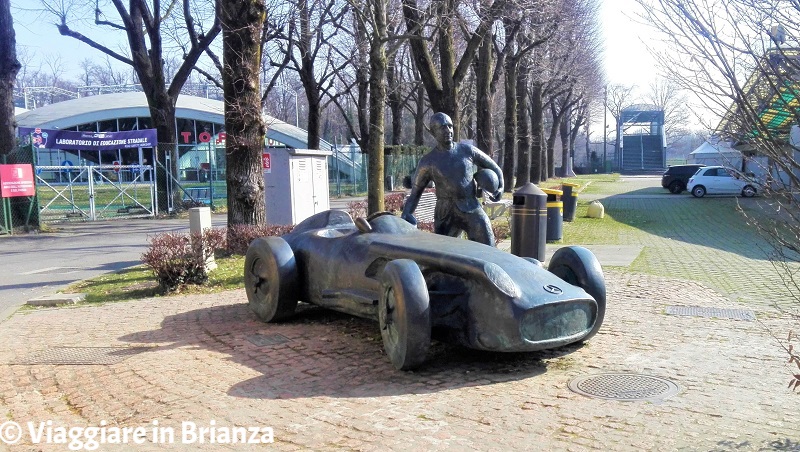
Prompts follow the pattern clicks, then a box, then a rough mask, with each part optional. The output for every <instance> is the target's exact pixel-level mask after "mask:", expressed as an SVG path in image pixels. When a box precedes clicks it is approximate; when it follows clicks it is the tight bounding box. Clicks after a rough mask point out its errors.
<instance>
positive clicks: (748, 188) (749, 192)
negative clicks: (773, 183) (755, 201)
mask: <svg viewBox="0 0 800 452" xmlns="http://www.w3.org/2000/svg"><path fill="white" fill-rule="evenodd" d="M755 195H756V188H755V187H753V186H752V185H745V186H744V188H743V189H742V196H744V197H745V198H752V197H753V196H755Z"/></svg>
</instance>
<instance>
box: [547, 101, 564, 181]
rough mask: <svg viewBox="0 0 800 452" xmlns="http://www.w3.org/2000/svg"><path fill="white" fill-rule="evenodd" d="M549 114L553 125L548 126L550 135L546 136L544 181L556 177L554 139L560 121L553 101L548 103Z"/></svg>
mask: <svg viewBox="0 0 800 452" xmlns="http://www.w3.org/2000/svg"><path fill="white" fill-rule="evenodd" d="M550 113H551V114H552V116H553V123H552V124H551V125H550V134H549V135H547V167H546V169H547V173H546V174H545V175H544V179H545V180H547V179H550V178H551V177H555V176H556V161H555V157H556V137H557V136H558V135H557V134H558V126H559V125H560V123H561V121H560V118H559V116H558V112H557V111H556V106H555V100H552V101H550Z"/></svg>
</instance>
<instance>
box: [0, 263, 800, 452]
mask: <svg viewBox="0 0 800 452" xmlns="http://www.w3.org/2000/svg"><path fill="white" fill-rule="evenodd" d="M708 250H709V252H715V251H714V249H713V248H708ZM606 280H607V285H608V300H609V306H608V311H607V314H606V319H605V322H604V326H603V328H602V329H601V330H600V332H599V333H598V335H597V336H595V337H594V338H593V339H592V340H591V341H589V342H588V343H587V344H585V345H583V346H582V347H581V346H572V347H567V348H564V349H560V350H555V351H549V352H541V353H528V354H491V353H482V352H475V351H471V350H467V349H463V348H460V347H455V346H450V345H446V344H441V343H438V342H437V343H434V345H433V347H432V350H431V353H430V355H429V359H428V361H427V363H426V365H425V366H424V367H423V368H422V369H420V370H418V371H415V372H399V371H395V370H394V369H393V368H392V366H391V364H390V363H389V361H388V359H387V358H386V356H385V355H384V353H383V347H382V342H381V336H380V332H379V330H378V327H377V324H376V323H374V322H370V321H367V320H361V319H356V318H353V317H350V316H346V315H340V314H337V313H333V312H330V311H326V310H322V309H319V308H315V307H310V306H306V305H301V309H300V312H299V313H298V315H297V316H296V317H294V318H293V319H292V320H290V321H288V322H285V323H281V324H263V323H261V322H259V321H258V320H257V319H256V317H255V315H253V314H252V313H251V312H250V311H249V309H248V307H247V305H246V297H245V294H244V292H243V291H242V290H236V291H230V292H225V293H221V294H213V295H202V296H198V295H193V296H176V297H169V298H153V299H143V300H136V301H132V302H125V303H109V304H104V305H95V306H80V307H74V308H60V309H52V308H51V309H40V310H35V311H21V312H18V313H17V314H15V315H14V316H13V317H11V318H10V319H8V320H6V321H5V322H3V323H2V324H0V343H2V344H4V346H3V347H2V348H1V349H0V415H5V419H0V421H1V422H0V434H2V432H4V431H8V430H3V428H4V426H7V425H9V424H7V423H6V424H3V423H4V422H6V419H7V420H8V421H13V422H17V423H19V424H22V425H23V426H25V424H26V423H28V422H33V423H35V425H38V424H39V423H40V422H46V421H48V420H49V421H52V422H51V424H49V426H50V427H53V428H56V427H80V426H93V427H100V426H115V427H128V428H134V427H142V428H144V429H145V431H146V432H147V437H146V439H145V442H144V444H141V445H138V446H136V448H135V450H161V449H169V450H251V449H252V450H263V449H265V448H264V447H263V446H243V445H242V444H209V441H210V439H211V437H212V436H214V437H215V439H216V440H217V441H218V442H225V441H223V440H221V439H220V436H219V434H220V433H219V432H221V431H223V428H225V427H228V428H231V427H234V426H252V427H257V426H265V427H266V426H268V427H272V429H273V433H274V443H273V444H271V445H268V446H270V447H272V448H275V449H280V450H381V451H382V450H403V451H406V450H454V451H456V450H457V451H462V450H569V451H580V450H592V449H602V450H623V451H632V450H636V451H639V450H800V428H798V420H797V416H796V413H797V404H798V400H800V399H798V397H800V395H797V394H795V393H792V392H791V391H790V390H789V389H787V384H788V382H789V375H790V371H791V370H792V369H791V368H790V367H788V365H787V364H786V354H785V352H784V351H783V350H782V349H781V346H780V343H779V341H778V339H776V338H775V337H773V335H774V336H777V337H785V336H786V333H787V331H789V330H790V329H791V328H792V326H793V324H792V319H791V318H790V317H789V316H788V315H787V314H784V313H782V312H779V311H776V310H774V309H772V308H771V307H770V306H769V305H767V304H761V305H757V306H749V305H743V304H742V303H739V302H736V301H733V300H732V299H731V298H730V297H728V296H726V295H725V294H722V293H720V292H719V291H716V290H713V289H712V288H710V287H709V286H708V285H704V284H701V283H698V282H693V281H689V280H687V279H680V278H673V277H663V276H654V275H649V274H637V273H633V272H630V271H628V270H625V269H622V268H614V269H610V270H607V271H606ZM676 307H684V308H691V307H700V308H717V309H734V310H736V311H735V312H737V313H740V314H745V313H746V312H745V311H743V309H752V310H753V313H754V314H755V317H756V318H757V320H756V321H747V320H733V319H727V318H721V317H724V316H722V315H719V314H718V317H717V318H708V317H702V316H699V315H673V314H672V312H674V310H675V309H676ZM668 312H669V313H668ZM692 312H694V313H698V312H700V310H699V309H695V310H694V311H692ZM692 312H690V314H691V313H692ZM719 312H723V311H718V313H719ZM726 312H727V311H726ZM794 322H795V325H796V321H794ZM78 362H82V363H83V364H75V363H78ZM68 363H73V364H68ZM89 363H95V364H94V365H89ZM605 373H625V374H629V377H634V380H635V377H637V376H654V377H659V378H661V379H663V380H666V381H667V382H671V383H674V384H676V385H677V386H678V387H679V392H678V393H677V394H675V395H673V396H670V397H666V398H662V399H659V398H656V399H654V400H650V401H629V402H626V401H620V400H608V399H602V398H595V397H587V396H585V395H581V394H578V393H575V392H573V391H571V390H570V389H569V384H570V382H573V381H575V379H577V378H581V377H587V376H593V375H600V374H605ZM615 384H616V385H617V386H622V389H621V390H620V392H618V394H624V393H625V391H628V390H629V391H633V392H635V391H636V390H637V389H638V388H637V387H636V386H635V385H631V384H630V383H628V381H627V380H617V381H616V383H615ZM601 386H602V385H601ZM600 389H603V388H600ZM605 389H607V390H609V391H610V390H612V389H613V388H611V387H606V388H605ZM601 392H602V391H601ZM183 422H193V423H195V424H196V425H197V426H199V427H209V428H210V427H211V426H213V427H214V428H216V429H217V430H215V431H216V432H217V433H215V434H214V435H212V434H211V433H210V432H208V433H206V436H205V442H204V443H202V444H199V443H198V441H197V438H196V437H193V436H191V435H189V436H187V439H188V440H189V441H192V440H194V441H193V443H192V444H181V440H182V432H183V431H184V430H183V426H182V423H183ZM156 423H157V425H156ZM45 425H46V426H48V425H47V424H45ZM25 428H26V429H27V427H26V426H25ZM157 429H161V430H157ZM169 429H172V431H174V432H175V437H174V441H173V444H164V442H167V440H168V439H169V438H168V437H166V438H162V439H159V438H156V440H155V441H154V440H153V438H152V435H151V433H152V432H153V431H154V430H157V431H159V432H160V431H168V430H169ZM195 433H197V431H195ZM2 447H3V446H2V444H0V449H2ZM132 449H134V448H133V447H132V446H131V445H130V444H129V445H124V446H118V447H109V446H101V448H100V450H132ZM9 450H47V451H50V450H67V446H66V445H64V444H61V445H46V444H44V445H43V444H32V440H31V438H30V435H28V434H24V435H23V437H22V439H21V442H20V443H19V444H17V445H15V446H12V447H9Z"/></svg>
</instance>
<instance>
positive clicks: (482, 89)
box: [475, 35, 494, 156]
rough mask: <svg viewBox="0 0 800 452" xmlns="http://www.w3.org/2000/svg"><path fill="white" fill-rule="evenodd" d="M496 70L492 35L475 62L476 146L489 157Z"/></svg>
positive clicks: (491, 145) (486, 40)
mask: <svg viewBox="0 0 800 452" xmlns="http://www.w3.org/2000/svg"><path fill="white" fill-rule="evenodd" d="M493 68H494V51H493V49H492V39H491V35H487V36H486V37H485V38H484V39H483V44H481V47H480V49H478V59H477V60H476V62H475V109H476V111H477V115H476V116H477V117H476V120H475V122H476V130H475V145H476V146H477V147H478V149H480V150H482V151H483V152H485V153H486V154H488V155H489V156H492V154H494V145H493V141H492V130H494V124H493V121H492V104H493V102H494V96H493V93H491V90H490V85H491V81H492V69H493Z"/></svg>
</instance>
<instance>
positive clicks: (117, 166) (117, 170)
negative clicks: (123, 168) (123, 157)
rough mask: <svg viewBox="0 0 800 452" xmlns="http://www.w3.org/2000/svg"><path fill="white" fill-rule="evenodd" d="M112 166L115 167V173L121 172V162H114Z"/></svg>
mask: <svg viewBox="0 0 800 452" xmlns="http://www.w3.org/2000/svg"><path fill="white" fill-rule="evenodd" d="M111 164H112V165H114V172H115V173H118V172H119V160H114V161H113V162H111Z"/></svg>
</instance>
